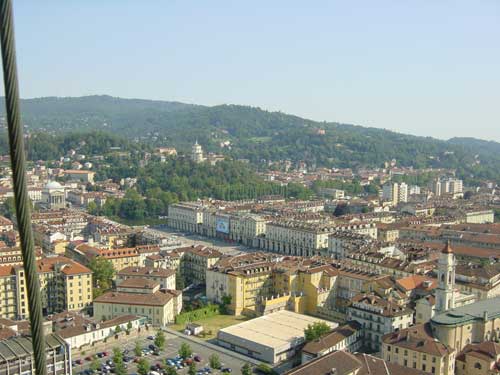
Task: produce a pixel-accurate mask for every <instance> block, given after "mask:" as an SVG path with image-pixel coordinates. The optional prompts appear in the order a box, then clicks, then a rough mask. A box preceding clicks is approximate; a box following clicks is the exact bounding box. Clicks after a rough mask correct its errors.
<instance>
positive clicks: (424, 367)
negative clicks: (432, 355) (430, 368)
mask: <svg viewBox="0 0 500 375" xmlns="http://www.w3.org/2000/svg"><path fill="white" fill-rule="evenodd" d="M425 370H426V366H425V363H424V364H423V365H422V371H425Z"/></svg>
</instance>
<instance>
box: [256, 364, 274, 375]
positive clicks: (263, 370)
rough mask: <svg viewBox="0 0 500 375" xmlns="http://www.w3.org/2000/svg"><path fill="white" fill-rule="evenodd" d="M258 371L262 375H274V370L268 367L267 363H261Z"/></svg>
mask: <svg viewBox="0 0 500 375" xmlns="http://www.w3.org/2000/svg"><path fill="white" fill-rule="evenodd" d="M257 369H258V370H259V372H261V373H262V374H272V373H273V372H274V371H273V369H272V368H271V367H270V366H269V365H266V364H265V363H261V364H260V365H258V366H257Z"/></svg>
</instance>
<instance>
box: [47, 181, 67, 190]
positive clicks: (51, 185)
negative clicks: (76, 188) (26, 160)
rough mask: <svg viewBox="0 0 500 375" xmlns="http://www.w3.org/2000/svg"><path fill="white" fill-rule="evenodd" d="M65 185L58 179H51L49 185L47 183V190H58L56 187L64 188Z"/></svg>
mask: <svg viewBox="0 0 500 375" xmlns="http://www.w3.org/2000/svg"><path fill="white" fill-rule="evenodd" d="M62 188H63V186H62V185H61V184H60V183H59V182H57V181H49V182H48V183H47V185H45V189H46V190H56V189H62Z"/></svg>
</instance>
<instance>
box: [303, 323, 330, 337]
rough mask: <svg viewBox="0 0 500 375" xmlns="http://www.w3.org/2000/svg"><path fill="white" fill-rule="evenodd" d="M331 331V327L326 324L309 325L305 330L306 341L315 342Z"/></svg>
mask: <svg viewBox="0 0 500 375" xmlns="http://www.w3.org/2000/svg"><path fill="white" fill-rule="evenodd" d="M330 331H331V328H330V326H329V325H328V324H326V323H325V322H314V323H313V324H308V325H307V328H306V329H304V335H305V338H306V341H313V340H317V339H319V338H320V337H321V336H323V335H325V334H326V333H328V332H330Z"/></svg>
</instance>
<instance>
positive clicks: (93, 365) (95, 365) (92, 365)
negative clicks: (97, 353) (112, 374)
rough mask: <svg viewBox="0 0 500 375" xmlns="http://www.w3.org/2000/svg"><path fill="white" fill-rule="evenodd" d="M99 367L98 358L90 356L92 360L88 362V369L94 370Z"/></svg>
mask: <svg viewBox="0 0 500 375" xmlns="http://www.w3.org/2000/svg"><path fill="white" fill-rule="evenodd" d="M99 367H101V364H100V363H99V360H98V359H97V358H96V357H94V358H92V362H91V363H90V369H91V370H92V371H94V372H96V371H97V370H99Z"/></svg>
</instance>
